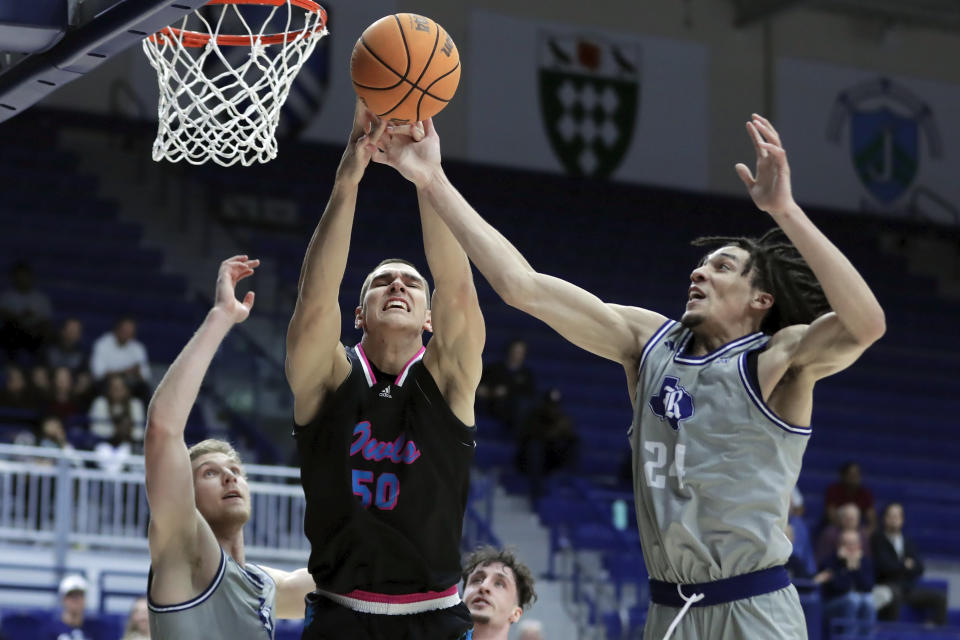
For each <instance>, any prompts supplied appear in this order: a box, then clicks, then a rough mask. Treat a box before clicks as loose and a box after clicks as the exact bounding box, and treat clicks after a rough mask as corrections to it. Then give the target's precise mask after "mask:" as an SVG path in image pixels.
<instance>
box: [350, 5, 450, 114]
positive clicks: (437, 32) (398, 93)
mask: <svg viewBox="0 0 960 640" xmlns="http://www.w3.org/2000/svg"><path fill="white" fill-rule="evenodd" d="M350 76H351V77H352V78H353V87H354V89H355V90H356V92H357V95H358V96H360V97H361V98H363V99H364V101H365V102H366V103H367V107H368V108H369V109H370V110H371V111H372V112H374V113H375V114H377V116H379V117H381V118H389V119H390V120H391V121H393V122H397V123H412V122H416V121H418V120H424V119H426V118H429V117H431V116H433V115H435V114H437V113H438V112H439V111H440V110H441V109H443V108H444V107H445V106H447V103H448V102H450V100H451V99H452V98H453V94H454V93H456V91H457V85H458V84H459V83H460V53H459V52H458V51H457V46H456V45H455V44H454V43H453V38H451V37H450V34H448V33H447V32H446V31H444V29H443V27H441V26H440V25H438V24H437V23H436V22H434V21H433V20H431V19H430V18H424V17H423V16H418V15H416V14H413V13H398V14H395V15H391V16H385V17H383V18H380V19H379V20H377V21H376V22H374V23H373V24H372V25H370V26H369V27H367V28H366V30H364V32H363V35H361V36H360V39H359V40H358V41H357V44H356V45H355V46H354V47H353V54H352V55H351V56H350Z"/></svg>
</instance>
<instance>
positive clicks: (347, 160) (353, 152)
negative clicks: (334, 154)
mask: <svg viewBox="0 0 960 640" xmlns="http://www.w3.org/2000/svg"><path fill="white" fill-rule="evenodd" d="M386 128H387V122H386V120H380V118H378V117H377V116H376V114H374V113H373V112H372V111H370V110H369V109H367V105H366V103H365V102H364V101H363V100H361V99H360V98H357V105H356V108H355V109H354V112H353V128H352V129H351V131H350V142H349V143H347V148H346V149H345V150H344V152H343V156H342V157H341V158H340V166H339V167H338V168H337V178H338V179H343V180H349V181H350V182H352V183H354V184H359V183H360V179H361V178H363V172H364V171H366V169H367V165H369V164H370V159H371V158H372V157H373V154H374V153H376V151H377V144H378V143H379V140H380V137H381V136H382V135H383V132H384V131H385V130H386Z"/></svg>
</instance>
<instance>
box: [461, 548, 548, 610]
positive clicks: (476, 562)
mask: <svg viewBox="0 0 960 640" xmlns="http://www.w3.org/2000/svg"><path fill="white" fill-rule="evenodd" d="M493 562H500V563H502V564H503V565H504V566H505V567H510V570H511V571H513V576H514V579H515V580H516V582H517V605H518V606H519V607H520V608H521V609H523V610H526V609H527V607H528V606H530V605H532V604H533V603H534V602H536V600H537V592H536V591H534V590H533V583H534V579H533V574H532V573H530V567H528V566H527V565H525V564H523V563H522V562H520V559H519V558H517V554H516V552H515V551H514V550H513V549H511V548H506V549H498V548H496V547H492V546H490V545H484V546H482V547H477V548H476V549H475V550H474V551H473V552H471V553H470V555H469V556H467V558H466V560H464V562H463V575H462V578H463V586H464V588H466V586H467V581H468V580H469V579H470V575H471V574H472V573H473V572H474V571H476V570H477V568H478V567H485V566H487V565H488V564H491V563H493Z"/></svg>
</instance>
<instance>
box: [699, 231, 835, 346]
mask: <svg viewBox="0 0 960 640" xmlns="http://www.w3.org/2000/svg"><path fill="white" fill-rule="evenodd" d="M691 244H692V245H693V246H695V247H722V246H734V247H740V248H741V249H743V250H744V251H746V252H747V253H748V254H750V258H749V259H748V260H747V263H746V264H745V265H744V267H743V272H742V275H747V274H748V273H750V272H751V271H752V272H753V277H752V278H751V279H750V284H751V286H753V287H755V288H757V289H760V290H761V291H765V292H767V293H769V294H772V295H773V306H772V307H771V308H770V310H769V311H768V312H767V315H766V316H764V318H763V322H762V323H761V325H760V330H761V331H763V332H764V333H767V334H773V333H776V332H777V331H779V330H780V329H782V328H784V327H789V326H790V325H793V324H810V323H811V322H813V321H814V320H815V319H816V318H818V317H820V316H822V315H823V314H825V313H827V312H829V311H830V303H829V302H827V296H826V295H825V294H824V293H823V288H822V287H821V286H820V283H819V282H818V281H817V278H816V276H814V275H813V271H812V270H811V269H810V267H809V266H808V265H807V262H806V260H804V259H803V256H801V255H800V252H799V251H797V248H796V247H795V246H793V243H792V242H790V240H789V239H788V238H787V236H786V234H785V233H784V232H783V231H782V230H780V229H779V228H777V227H774V228H773V229H771V230H769V231H767V232H766V233H764V234H763V235H762V236H760V237H759V238H748V237H744V236H705V237H701V238H697V239H696V240H694V241H693V242H691Z"/></svg>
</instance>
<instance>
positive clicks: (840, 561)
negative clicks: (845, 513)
mask: <svg viewBox="0 0 960 640" xmlns="http://www.w3.org/2000/svg"><path fill="white" fill-rule="evenodd" d="M814 582H817V583H819V584H820V585H821V594H822V596H823V602H824V605H823V619H824V623H825V624H827V625H829V624H830V621H831V620H833V619H835V618H842V619H846V620H854V621H855V628H854V629H848V630H847V632H848V633H850V634H851V635H853V636H854V637H864V638H866V637H869V636H870V634H871V633H872V632H873V627H874V623H875V622H876V620H877V611H876V609H875V608H874V604H873V594H872V593H871V591H872V589H873V564H872V563H871V562H870V558H869V557H868V556H866V555H864V553H863V547H862V545H861V541H860V536H859V535H858V534H857V532H856V531H851V530H846V531H844V532H843V533H841V534H840V538H839V540H838V544H837V548H836V550H835V552H834V553H833V554H831V555H830V557H828V558H827V559H826V561H825V562H824V563H823V565H822V567H821V571H820V573H818V574H817V575H816V576H815V577H814Z"/></svg>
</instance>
